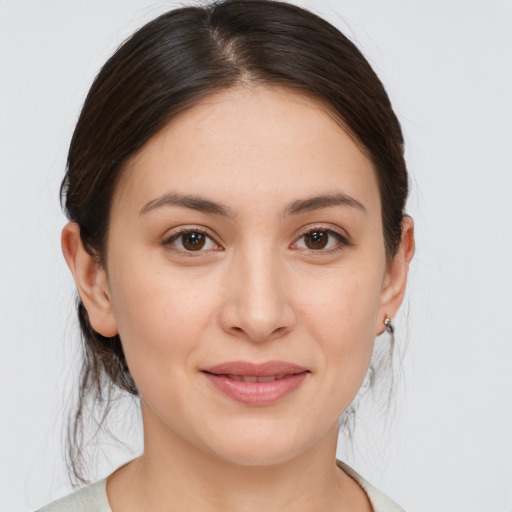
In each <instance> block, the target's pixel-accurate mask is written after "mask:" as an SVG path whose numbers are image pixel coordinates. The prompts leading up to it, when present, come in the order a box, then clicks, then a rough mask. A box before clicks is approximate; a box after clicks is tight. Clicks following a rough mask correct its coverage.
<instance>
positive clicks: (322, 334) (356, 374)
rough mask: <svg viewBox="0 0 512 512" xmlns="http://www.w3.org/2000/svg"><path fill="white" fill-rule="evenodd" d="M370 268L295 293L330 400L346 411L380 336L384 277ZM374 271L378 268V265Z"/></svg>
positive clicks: (323, 280)
mask: <svg viewBox="0 0 512 512" xmlns="http://www.w3.org/2000/svg"><path fill="white" fill-rule="evenodd" d="M365 267H366V266H364V265H363V266H362V268H358V269H354V268H352V269H351V270H350V271H349V270H348V268H347V269H341V268H340V269H339V271H338V272H334V273H331V274H330V275H327V273H326V275H325V276H324V277H322V276H320V275H317V276H316V279H315V280H308V282H309V287H306V286H302V287H298V288H297V290H296V291H295V293H297V294H299V293H300V294H301V295H300V297H301V301H300V304H299V307H300V311H299V316H300V318H301V319H302V322H303V323H304V328H305V329H306V330H307V331H308V334H309V336H308V337H309V338H310V339H313V340H315V342H316V343H317V344H318V345H319V347H320V348H321V360H320V361H319V370H320V372H319V374H321V375H323V376H324V377H322V378H324V379H325V384H326V386H327V387H328V388H329V390H330V392H331V393H333V394H332V395H331V396H333V397H334V396H337V397H338V400H340V401H341V402H343V403H340V404H338V405H339V406H340V407H341V408H345V407H347V406H348V404H349V403H350V401H351V400H352V398H353V396H355V394H356V393H357V390H358V389H359V387H360V385H361V383H362V380H363V379H364V376H365V374H366V372H367V370H368V366H369V363H370V359H371V355H372V351H373V346H374V342H375V337H376V334H375V325H376V321H377V315H378V311H379V301H380V284H381V279H382V277H381V274H380V273H379V272H378V271H375V270H373V271H372V270H365ZM367 268H369V269H371V268H372V267H371V266H370V267H367ZM373 268H379V265H377V264H376V262H373ZM311 283H315V285H314V286H311ZM304 284H305V283H304ZM300 289H302V292H300V291H299V290H300ZM305 289H307V290H308V292H307V293H305V292H304V290H305ZM341 395H343V396H341Z"/></svg>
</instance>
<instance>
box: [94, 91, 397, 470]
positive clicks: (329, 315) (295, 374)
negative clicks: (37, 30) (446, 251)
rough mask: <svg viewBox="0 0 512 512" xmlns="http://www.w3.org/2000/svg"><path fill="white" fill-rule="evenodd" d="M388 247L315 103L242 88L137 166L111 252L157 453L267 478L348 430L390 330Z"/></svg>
mask: <svg viewBox="0 0 512 512" xmlns="http://www.w3.org/2000/svg"><path fill="white" fill-rule="evenodd" d="M382 233H383V230H382V221H381V203H380V196H379V190H378V185H377V179H376V175H375V170H374V168H373V166H372V163H371V162H370V160H369V159H368V158H367V157H366V156H365V155H364V154H363V152H362V151H361V150H360V149H359V147H358V146H357V144H356V143H354V141H353V140H352V139H351V137H350V136H349V135H347V133H346V132H345V131H344V130H343V129H342V128H340V126H339V125H338V124H336V123H335V122H334V121H333V120H332V119H331V118H330V117H329V115H328V114H327V113H326V112H325V111H323V110H322V108H321V106H320V105H319V104H318V103H317V102H316V101H315V100H313V99H311V98H308V97H307V96H305V95H299V94H297V93H293V92H290V91H288V90H286V89H283V88H264V87H254V88H237V89H232V90H229V91H224V92H220V93H216V94H215V95H212V96H209V97H207V98H206V99H204V100H202V101H201V102H200V103H199V104H196V105H195V106H194V107H193V108H192V109H190V110H188V111H186V112H184V113H182V114H181V115H180V116H178V117H177V118H175V119H174V120H172V122H171V123H170V124H169V125H168V126H167V127H166V128H165V129H164V130H162V131H161V132H160V133H159V134H157V135H156V136H155V137H153V138H152V139H151V140H150V142H149V143H148V144H147V145H146V146H145V147H144V148H143V149H142V150H141V151H140V152H139V153H138V154H137V155H135V156H134V157H133V158H132V159H131V161H130V162H129V164H128V166H127V168H126V170H125V172H124V174H123V176H122V178H121V180H120V183H119V186H118V188H117V190H116V193H115V196H114V199H113V205H112V211H111V218H110V224H109V233H108V242H107V259H106V261H107V264H106V274H105V275H106V280H107V283H108V289H107V292H106V293H107V296H108V301H109V304H110V305H111V316H112V318H111V322H112V324H113V325H115V329H116V330H117V331H118V332H119V334H120V337H121V340H122V344H123V348H124V351H125V354H126V359H127V362H128V366H129V368H130V372H131V374H132V376H133V379H134V381H135V383H136V384H137V387H138V389H139V391H140V395H141V400H142V403H143V411H144V422H145V430H146V438H148V437H150V436H151V430H152V429H153V430H154V431H155V432H156V431H157V430H158V431H159V432H167V433H168V434H169V435H170V436H172V437H173V438H174V439H179V440H181V441H183V442H185V443H188V444H190V445H191V446H194V447H195V448H198V449H200V450H202V451H204V452H207V453H209V454H212V455H215V456H217V457H220V458H222V459H224V460H229V461H234V462H237V463H243V464H268V463H277V462H279V461H284V460H287V459H290V458H291V457H293V456H295V455H298V454H300V453H301V452H303V451H305V450H307V449H308V448H311V447H313V446H314V445H315V444H316V443H318V442H320V441H321V440H322V439H323V438H324V437H325V436H326V435H327V434H328V433H329V432H332V431H333V429H336V428H337V421H338V419H339V417H340V415H341V414H342V413H343V411H344V410H345V409H346V408H347V407H348V405H349V404H350V402H351V401H352V399H353V398H354V396H355V394H356V393H357V391H358V389H359V387H360V385H361V382H362V380H363V378H364V375H365V373H366V371H367V368H368V365H369V361H370V356H371V353H372V348H373V344H374V340H375V337H376V335H377V334H378V333H380V332H382V330H383V324H382V320H383V317H384V315H385V314H386V313H388V312H390V313H394V311H389V310H388V309H387V308H388V307H389V304H387V303H386V301H387V298H386V293H387V292H386V287H387V286H388V284H389V281H390V271H389V268H388V265H387V263H386V255H385V250H384V240H383V234H382ZM91 317H92V319H93V321H94V314H93V315H91ZM97 323H98V324H99V325H96V326H95V328H98V330H100V332H101V328H102V325H101V321H98V322H97ZM93 325H94V324H93ZM241 362H242V363H249V364H246V365H244V364H241ZM269 362H270V364H269V365H267V366H265V365H264V366H253V365H262V364H264V363H269ZM226 364H227V366H226ZM219 365H220V366H219ZM258 376H259V378H258V379H257V377H258ZM276 377H277V379H278V380H274V379H276ZM255 380H256V382H254V381H255ZM246 381H248V382H246ZM265 381H270V382H265ZM148 429H149V432H148Z"/></svg>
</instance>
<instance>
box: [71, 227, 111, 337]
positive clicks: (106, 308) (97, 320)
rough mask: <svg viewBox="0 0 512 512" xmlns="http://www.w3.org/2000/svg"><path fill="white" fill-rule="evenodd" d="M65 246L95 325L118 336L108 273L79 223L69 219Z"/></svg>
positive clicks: (102, 333)
mask: <svg viewBox="0 0 512 512" xmlns="http://www.w3.org/2000/svg"><path fill="white" fill-rule="evenodd" d="M61 247H62V253H63V255H64V258H65V260H66V263H67V264H68V267H69V269H70V270H71V273H72V274H73V278H74V280H75V284H76V287H77V289H78V293H79V294H80V298H81V299H82V302H83V304H84V306H85V309H86V310H87V313H88V316H89V321H90V322H91V326H92V328H93V329H94V330H95V331H97V332H98V333H99V334H101V335H103V336H105V337H112V336H115V335H116V334H117V333H118V329H117V323H116V320H115V316H114V311H113V308H112V302H111V298H110V292H109V288H108V282H107V273H106V271H105V269H104V268H103V266H101V265H100V263H99V262H98V261H97V259H96V258H94V257H93V256H91V255H90V254H89V253H88V252H87V251H86V250H85V248H84V245H83V243H82V239H81V237H80V227H79V226H78V224H77V223H76V222H68V223H67V224H66V225H65V226H64V228H63V229H62V235H61Z"/></svg>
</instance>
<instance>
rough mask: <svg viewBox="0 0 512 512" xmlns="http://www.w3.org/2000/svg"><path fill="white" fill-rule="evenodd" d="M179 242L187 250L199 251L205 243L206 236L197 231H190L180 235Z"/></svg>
mask: <svg viewBox="0 0 512 512" xmlns="http://www.w3.org/2000/svg"><path fill="white" fill-rule="evenodd" d="M181 243H182V245H183V248H184V249H186V250H187V251H200V250H201V249H202V248H203V247H204V245H205V243H206V236H205V235H204V233H200V232H198V231H190V232H189V233H183V234H182V235H181Z"/></svg>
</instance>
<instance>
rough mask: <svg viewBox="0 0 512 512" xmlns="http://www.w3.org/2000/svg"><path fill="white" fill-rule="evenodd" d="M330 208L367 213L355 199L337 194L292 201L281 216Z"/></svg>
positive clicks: (340, 193)
mask: <svg viewBox="0 0 512 512" xmlns="http://www.w3.org/2000/svg"><path fill="white" fill-rule="evenodd" d="M330 206H350V207H352V208H357V209H358V210H361V211H362V212H364V213H367V210H366V208H365V206H364V205H363V204H362V203H360V202H359V201H358V200H357V199H355V198H354V197H351V196H349V195H347V194H344V193H343V192H337V193H336V194H327V195H321V196H316V197H311V198H308V199H298V200H297V201H293V202H292V203H290V204H289V205H288V206H287V207H286V208H285V210H284V212H283V216H287V215H297V214H299V213H302V212H308V211H312V210H319V209H320V208H329V207H330Z"/></svg>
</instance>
